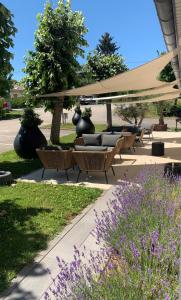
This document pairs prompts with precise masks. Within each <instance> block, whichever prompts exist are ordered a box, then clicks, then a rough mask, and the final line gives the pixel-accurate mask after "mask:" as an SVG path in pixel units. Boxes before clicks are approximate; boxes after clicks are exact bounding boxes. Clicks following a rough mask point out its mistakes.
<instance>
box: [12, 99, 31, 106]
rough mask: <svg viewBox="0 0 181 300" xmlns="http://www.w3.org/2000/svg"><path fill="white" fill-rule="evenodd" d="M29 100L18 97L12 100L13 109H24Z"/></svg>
mask: <svg viewBox="0 0 181 300" xmlns="http://www.w3.org/2000/svg"><path fill="white" fill-rule="evenodd" d="M26 102H27V99H26V98H25V97H18V98H13V99H11V107H12V108H24V107H26Z"/></svg>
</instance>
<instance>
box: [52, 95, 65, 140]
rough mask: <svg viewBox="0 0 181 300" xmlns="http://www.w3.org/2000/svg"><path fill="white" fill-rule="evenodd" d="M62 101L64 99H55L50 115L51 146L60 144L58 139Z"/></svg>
mask: <svg viewBox="0 0 181 300" xmlns="http://www.w3.org/2000/svg"><path fill="white" fill-rule="evenodd" d="M63 101H64V97H60V98H59V99H57V101H56V102H55V105H54V110H53V113H52V125H51V135H50V140H51V142H52V144H57V145H58V144H60V141H59V137H60V123H61V115H62V111H63Z"/></svg>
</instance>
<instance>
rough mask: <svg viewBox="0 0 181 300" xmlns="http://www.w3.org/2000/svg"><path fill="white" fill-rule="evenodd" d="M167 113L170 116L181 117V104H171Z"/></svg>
mask: <svg viewBox="0 0 181 300" xmlns="http://www.w3.org/2000/svg"><path fill="white" fill-rule="evenodd" d="M165 115H166V116H168V117H181V104H174V105H172V106H170V108H169V110H168V111H167V112H166V113H165Z"/></svg>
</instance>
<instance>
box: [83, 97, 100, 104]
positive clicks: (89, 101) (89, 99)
mask: <svg viewBox="0 0 181 300" xmlns="http://www.w3.org/2000/svg"><path fill="white" fill-rule="evenodd" d="M79 102H80V104H81V105H88V104H96V100H94V99H93V96H80V97H79Z"/></svg>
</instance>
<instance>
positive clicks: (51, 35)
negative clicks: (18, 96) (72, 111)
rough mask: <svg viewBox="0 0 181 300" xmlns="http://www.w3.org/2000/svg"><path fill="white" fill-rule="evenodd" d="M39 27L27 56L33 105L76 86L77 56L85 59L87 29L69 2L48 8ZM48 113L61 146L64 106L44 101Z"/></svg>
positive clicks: (27, 81)
mask: <svg viewBox="0 0 181 300" xmlns="http://www.w3.org/2000/svg"><path fill="white" fill-rule="evenodd" d="M38 21H39V27H38V30H37V31H36V33H35V50H34V51H29V53H28V55H27V56H26V59H25V62H26V67H25V68H24V72H25V73H26V76H25V78H24V85H25V89H26V91H27V93H28V94H29V95H30V96H31V101H32V99H34V101H35V103H36V96H37V95H41V94H48V93H52V92H58V91H62V90H66V89H69V88H72V87H74V86H77V84H78V79H79V71H80V65H79V63H78V61H77V58H78V56H82V57H83V56H84V49H83V47H85V46H87V41H86V40H85V38H84V35H85V33H86V32H87V28H86V27H85V25H84V18H83V15H82V13H81V12H78V11H77V12H74V11H72V9H71V5H70V1H68V0H67V1H66V3H65V4H64V1H63V0H59V1H58V4H57V7H56V8H55V9H53V8H52V5H51V3H49V2H48V3H47V4H46V6H45V10H44V14H39V16H38ZM38 101H42V103H43V104H44V105H45V109H46V110H50V111H52V113H53V119H52V127H51V141H52V142H53V143H58V142H59V133H60V121H61V112H62V106H61V103H60V101H57V99H56V98H55V99H52V98H51V99H47V100H46V101H45V99H44V98H42V99H41V100H40V99H38ZM63 105H64V108H70V107H71V106H72V101H71V98H68V99H65V101H64V103H63Z"/></svg>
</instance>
